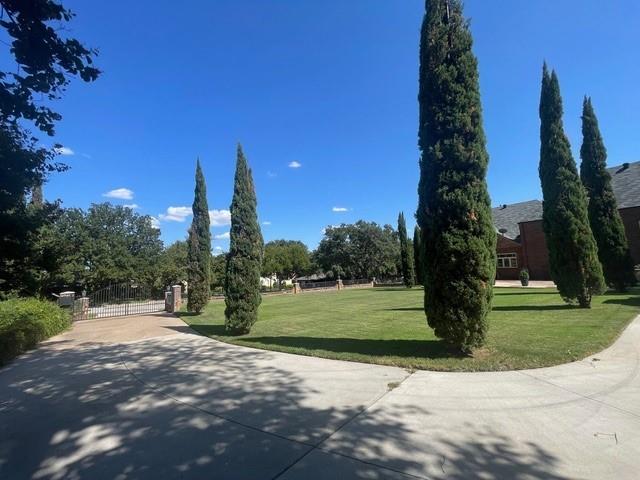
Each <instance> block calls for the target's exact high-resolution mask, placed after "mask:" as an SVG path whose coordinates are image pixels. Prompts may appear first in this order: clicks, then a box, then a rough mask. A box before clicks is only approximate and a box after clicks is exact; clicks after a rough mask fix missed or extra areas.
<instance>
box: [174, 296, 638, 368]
mask: <svg viewBox="0 0 640 480" xmlns="http://www.w3.org/2000/svg"><path fill="white" fill-rule="evenodd" d="M452 301H455V299H452ZM422 303H423V290H422V288H413V289H405V288H371V289H353V290H343V291H340V292H337V291H326V292H310V293H303V294H300V295H290V294H289V295H281V296H265V297H263V301H262V305H261V307H260V313H259V319H258V322H257V323H256V324H255V325H254V326H253V329H252V331H251V333H250V334H248V335H243V336H238V337H234V336H230V335H227V334H226V331H225V329H224V302H223V301H215V302H211V303H209V305H208V306H207V308H206V309H205V311H204V312H203V313H202V314H200V315H191V314H189V313H186V312H183V313H182V314H181V316H182V319H183V320H184V321H186V322H187V323H189V324H190V325H191V326H192V327H193V328H194V329H195V330H197V331H199V332H200V333H202V334H204V335H208V336H210V337H212V338H215V339H217V340H221V341H224V342H229V343H234V344H238V345H244V346H248V347H255V348H262V349H268V350H277V351H281V352H289V353H296V354H302V355H312V356H317V357H325V358H334V359H339V360H351V361H358V362H368V363H378V364H383V365H395V366H399V367H405V368H410V369H428V370H443V371H487V370H512V369H523V368H535V367H543V366H549V365H557V364H560V363H565V362H570V361H573V360H577V359H581V358H585V357H587V356H589V355H591V354H593V353H596V352H598V351H600V350H602V349H604V348H606V347H607V346H609V345H610V344H611V343H612V342H613V341H614V340H615V339H616V338H617V337H618V335H619V334H620V333H621V331H622V330H623V329H624V328H625V327H626V326H627V324H628V323H629V322H630V321H631V320H632V319H633V318H634V317H635V316H636V315H638V314H639V313H640V290H638V289H633V290H630V291H629V292H628V293H625V294H616V293H608V294H606V295H602V296H599V297H595V298H594V299H593V303H592V308H591V309H579V308H575V307H572V306H569V305H566V304H565V303H564V302H563V301H562V299H561V298H560V296H559V295H558V293H557V291H556V290H555V289H520V288H496V289H495V298H494V305H493V311H492V312H491V314H490V327H489V335H488V338H487V345H486V347H485V348H482V349H480V350H478V351H476V352H474V354H473V355H469V356H466V355H460V354H459V353H458V352H456V351H454V350H452V349H451V348H449V347H448V345H447V344H446V343H444V342H442V341H441V340H439V339H437V338H436V337H435V336H434V335H433V331H432V330H431V329H430V328H429V327H428V326H427V323H426V318H425V315H424V311H423V309H422Z"/></svg>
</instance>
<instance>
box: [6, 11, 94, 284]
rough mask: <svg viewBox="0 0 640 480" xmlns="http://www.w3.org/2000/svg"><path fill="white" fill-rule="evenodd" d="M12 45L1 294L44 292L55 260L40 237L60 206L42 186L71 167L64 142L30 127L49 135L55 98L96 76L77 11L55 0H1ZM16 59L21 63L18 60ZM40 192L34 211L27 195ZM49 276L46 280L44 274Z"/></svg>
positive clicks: (8, 72) (8, 55)
mask: <svg viewBox="0 0 640 480" xmlns="http://www.w3.org/2000/svg"><path fill="white" fill-rule="evenodd" d="M0 6H1V7H2V15H1V16H0V27H2V28H4V30H5V35H4V38H5V39H6V40H7V42H4V41H3V42H2V43H3V44H4V45H5V46H6V47H7V51H6V52H5V58H4V60H5V62H4V64H3V65H5V66H6V67H7V68H6V70H3V71H0V165H2V174H1V175H0V232H2V234H1V235H0V272H2V273H0V295H6V294H7V292H18V293H20V294H33V293H37V292H38V291H39V290H41V288H40V287H39V286H38V285H37V282H38V279H39V276H40V272H42V271H44V270H46V267H47V266H46V265H42V264H39V263H38V262H41V261H44V263H45V264H46V263H50V259H45V258H44V257H43V256H42V255H41V251H40V250H41V249H40V246H39V245H38V242H40V241H45V242H46V239H43V237H42V234H43V230H44V229H45V227H46V226H47V225H48V224H49V223H50V220H51V218H50V217H51V215H52V214H53V213H55V210H56V209H57V205H55V204H54V205H47V204H46V203H44V202H41V201H39V200H40V199H41V185H42V183H43V182H44V180H45V179H46V177H47V175H48V174H49V173H51V172H59V171H63V170H66V166H65V165H63V164H61V163H57V162H56V161H55V156H56V155H57V153H58V148H59V147H60V145H58V144H56V145H54V146H53V148H51V149H47V148H43V147H42V146H41V142H40V141H39V140H38V139H37V138H35V137H34V136H33V135H32V134H31V133H30V132H29V130H28V129H27V125H28V124H29V123H31V124H32V125H35V127H36V128H38V129H39V130H40V131H42V132H44V133H46V134H47V135H50V136H51V135H53V134H54V126H55V123H56V122H57V121H59V120H60V119H61V116H60V115H59V114H58V113H56V112H54V111H53V110H52V109H51V108H50V107H49V105H50V102H51V101H52V100H56V99H58V98H60V97H61V95H62V93H63V92H64V91H65V89H66V87H67V86H68V84H69V82H70V80H71V79H72V78H73V77H74V76H76V77H80V78H81V79H82V80H84V81H87V82H89V81H93V80H95V79H96V78H97V77H98V75H99V74H100V72H99V70H97V69H96V68H95V67H93V66H92V62H93V56H94V55H95V54H96V52H95V51H94V50H90V49H86V48H85V47H83V46H82V44H81V43H80V42H79V41H78V40H76V39H75V38H68V37H65V36H63V35H64V32H68V31H69V29H68V28H65V27H66V25H65V24H66V22H68V21H70V20H71V18H72V17H73V14H72V13H71V12H69V11H68V10H66V9H65V8H64V7H63V6H61V5H60V4H59V3H57V2H54V1H52V0H30V1H24V0H0ZM12 60H13V61H12ZM32 191H33V192H34V195H33V197H32V198H33V200H34V203H35V205H34V206H36V207H42V208H43V212H34V211H33V210H32V209H29V208H28V206H27V204H26V196H27V194H28V193H29V192H32ZM44 281H45V282H46V279H44Z"/></svg>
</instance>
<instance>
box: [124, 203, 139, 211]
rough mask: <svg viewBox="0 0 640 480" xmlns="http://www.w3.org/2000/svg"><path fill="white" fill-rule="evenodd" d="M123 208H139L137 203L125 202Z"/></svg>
mask: <svg viewBox="0 0 640 480" xmlns="http://www.w3.org/2000/svg"><path fill="white" fill-rule="evenodd" d="M123 206H124V207H125V208H130V209H131V210H135V209H136V208H140V205H138V204H137V203H127V204H126V205H123Z"/></svg>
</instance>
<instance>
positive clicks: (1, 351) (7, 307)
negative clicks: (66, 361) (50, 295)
mask: <svg viewBox="0 0 640 480" xmlns="http://www.w3.org/2000/svg"><path fill="white" fill-rule="evenodd" d="M70 326H71V317H70V315H69V312H67V311H65V310H63V309H61V308H60V307H58V305H56V304H55V303H53V302H48V301H46V300H38V299H36V298H17V299H12V300H6V301H3V302H0V366H2V365H5V364H6V363H7V362H8V361H9V360H11V359H12V358H14V357H17V356H18V355H20V354H21V353H24V352H25V351H27V350H29V349H31V348H33V347H35V346H36V345H37V344H38V342H41V341H42V340H45V339H47V338H49V337H52V336H54V335H57V334H58V333H60V332H63V331H64V330H66V329H67V328H69V327H70Z"/></svg>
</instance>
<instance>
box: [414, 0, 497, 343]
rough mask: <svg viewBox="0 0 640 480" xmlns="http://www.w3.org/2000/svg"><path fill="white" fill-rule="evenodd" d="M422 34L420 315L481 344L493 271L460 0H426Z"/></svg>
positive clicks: (441, 332)
mask: <svg viewBox="0 0 640 480" xmlns="http://www.w3.org/2000/svg"><path fill="white" fill-rule="evenodd" d="M426 9H427V11H426V15H425V17H424V21H423V23H422V35H421V40H420V89H419V94H418V100H419V104H420V105H419V113H420V120H419V129H418V143H419V147H420V151H421V159H420V182H419V185H418V198H419V203H418V211H417V219H418V224H419V225H420V229H421V230H422V232H423V234H422V239H423V241H424V246H423V248H422V252H423V254H424V258H423V262H424V266H425V269H424V271H425V278H424V284H425V289H424V292H425V313H426V314H427V321H428V323H429V326H430V327H431V328H433V329H434V331H435V334H436V335H437V336H438V337H440V338H443V339H445V340H446V341H447V342H449V343H450V344H452V345H454V346H456V347H457V348H459V349H461V350H462V351H469V350H471V349H473V348H475V347H479V346H481V345H482V344H483V343H484V341H485V335H486V332H487V328H488V323H487V315H488V314H489V312H490V311H491V301H492V298H493V281H494V278H495V270H496V233H495V229H494V226H493V222H492V218H491V204H490V200H489V193H488V190H487V182H486V174H487V165H488V162H489V156H488V154H487V150H486V147H485V136H484V130H483V127H482V105H481V103H480V88H479V80H478V65H477V60H476V57H475V56H474V55H473V52H472V50H471V46H472V38H471V32H470V30H469V23H468V22H467V20H466V19H465V18H464V16H463V13H462V3H461V1H460V0H427V2H426Z"/></svg>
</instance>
